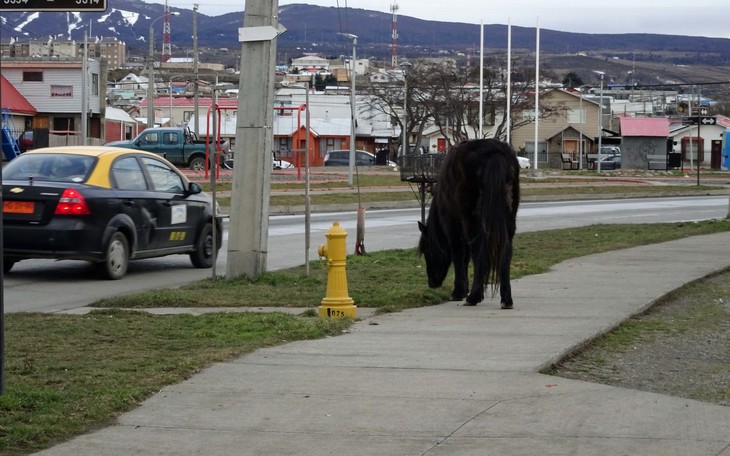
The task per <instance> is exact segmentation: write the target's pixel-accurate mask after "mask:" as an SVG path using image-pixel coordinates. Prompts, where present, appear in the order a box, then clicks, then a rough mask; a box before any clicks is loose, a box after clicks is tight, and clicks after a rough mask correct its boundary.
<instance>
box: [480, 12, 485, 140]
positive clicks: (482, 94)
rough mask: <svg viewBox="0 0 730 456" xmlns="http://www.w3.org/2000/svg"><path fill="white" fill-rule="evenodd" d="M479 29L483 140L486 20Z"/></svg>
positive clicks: (481, 132) (481, 127) (481, 134)
mask: <svg viewBox="0 0 730 456" xmlns="http://www.w3.org/2000/svg"><path fill="white" fill-rule="evenodd" d="M479 29H480V33H479V139H482V138H483V137H484V136H483V128H484V19H482V21H481V25H480V27H479Z"/></svg>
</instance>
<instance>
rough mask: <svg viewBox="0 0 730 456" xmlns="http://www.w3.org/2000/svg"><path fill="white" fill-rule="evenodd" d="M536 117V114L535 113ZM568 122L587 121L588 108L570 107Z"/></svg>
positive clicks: (579, 122)
mask: <svg viewBox="0 0 730 456" xmlns="http://www.w3.org/2000/svg"><path fill="white" fill-rule="evenodd" d="M533 117H534V114H533ZM568 123H571V124H584V123H586V108H582V109H581V108H580V107H578V108H570V109H569V110H568Z"/></svg>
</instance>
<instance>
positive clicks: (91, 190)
mask: <svg viewBox="0 0 730 456" xmlns="http://www.w3.org/2000/svg"><path fill="white" fill-rule="evenodd" d="M2 179H3V181H2V182H3V183H2V192H3V193H2V197H3V248H4V251H3V266H4V271H5V272H6V273H7V272H9V271H10V270H11V268H12V267H13V265H14V264H15V263H17V262H18V261H20V260H24V259H30V258H52V259H75V260H86V261H89V262H91V263H92V264H93V265H94V268H95V269H97V270H98V272H99V273H100V274H101V276H102V277H104V278H107V279H120V278H122V277H123V276H124V275H125V274H126V272H127V267H128V265H129V260H133V259H140V258H152V257H160V256H164V255H171V254H188V255H190V260H191V262H192V264H193V266H195V267H198V268H209V267H211V266H212V265H213V261H214V259H215V253H217V252H214V250H213V246H214V245H215V246H216V248H219V247H220V245H221V242H220V241H221V239H222V224H221V218H220V215H219V214H214V213H213V210H214V209H213V208H214V207H215V205H214V204H213V201H212V198H211V197H210V195H208V194H206V193H204V192H202V190H201V187H200V185H198V184H197V183H194V182H189V181H188V180H187V178H186V177H185V176H184V175H182V174H181V173H180V172H179V171H178V170H177V168H175V166H173V165H172V164H171V163H170V162H168V161H167V160H165V159H164V158H162V157H160V156H158V155H156V154H153V153H148V152H143V151H134V150H130V149H122V148H114V147H102V146H100V147H96V146H68V147H48V148H42V149H35V150H32V151H29V152H26V153H24V154H22V155H20V156H18V157H17V158H14V159H13V160H12V161H10V162H9V163H8V164H7V165H6V166H5V168H4V169H3V171H2ZM214 218H215V221H214ZM214 227H215V236H216V238H215V241H216V242H214V239H213V236H214V233H213V232H214Z"/></svg>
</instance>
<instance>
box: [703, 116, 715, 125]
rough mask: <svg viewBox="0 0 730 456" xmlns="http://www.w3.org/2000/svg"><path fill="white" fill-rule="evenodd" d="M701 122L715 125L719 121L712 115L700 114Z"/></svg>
mask: <svg viewBox="0 0 730 456" xmlns="http://www.w3.org/2000/svg"><path fill="white" fill-rule="evenodd" d="M700 123H701V124H702V125H715V124H716V123H717V119H715V118H714V117H710V116H700Z"/></svg>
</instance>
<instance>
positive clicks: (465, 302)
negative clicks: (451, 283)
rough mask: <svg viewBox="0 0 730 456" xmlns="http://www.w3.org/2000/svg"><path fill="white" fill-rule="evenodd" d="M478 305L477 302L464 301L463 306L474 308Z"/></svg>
mask: <svg viewBox="0 0 730 456" xmlns="http://www.w3.org/2000/svg"><path fill="white" fill-rule="evenodd" d="M477 304H478V303H476V302H469V301H464V304H462V306H464V307H472V306H476V305H477Z"/></svg>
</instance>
